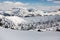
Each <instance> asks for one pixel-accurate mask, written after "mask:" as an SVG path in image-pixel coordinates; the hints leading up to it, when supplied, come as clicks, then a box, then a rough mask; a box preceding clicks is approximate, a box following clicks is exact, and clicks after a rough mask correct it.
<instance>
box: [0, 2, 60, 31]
mask: <svg viewBox="0 0 60 40" xmlns="http://www.w3.org/2000/svg"><path fill="white" fill-rule="evenodd" d="M2 4H3V7H2V6H1V5H2ZM13 4H14V5H13ZM20 4H21V3H19V2H18V3H11V2H8V3H7V2H5V3H4V2H3V3H0V6H1V7H2V9H1V8H0V26H1V27H4V28H11V29H17V30H29V31H30V30H35V31H56V30H57V29H58V30H59V31H60V11H49V10H48V11H45V10H41V9H37V8H30V7H26V6H25V5H23V4H22V5H20ZM4 6H5V7H8V9H7V10H6V9H4V8H5V7H4ZM15 6H16V7H15Z"/></svg>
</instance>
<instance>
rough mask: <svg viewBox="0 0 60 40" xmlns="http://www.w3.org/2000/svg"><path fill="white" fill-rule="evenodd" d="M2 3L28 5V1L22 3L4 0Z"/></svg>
mask: <svg viewBox="0 0 60 40" xmlns="http://www.w3.org/2000/svg"><path fill="white" fill-rule="evenodd" d="M2 3H3V4H14V5H28V4H29V3H22V2H11V1H4V2H2Z"/></svg>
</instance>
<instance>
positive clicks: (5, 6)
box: [0, 1, 29, 10]
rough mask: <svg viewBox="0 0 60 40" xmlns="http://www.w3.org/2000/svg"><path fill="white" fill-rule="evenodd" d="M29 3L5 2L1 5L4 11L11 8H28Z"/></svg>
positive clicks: (0, 7)
mask: <svg viewBox="0 0 60 40" xmlns="http://www.w3.org/2000/svg"><path fill="white" fill-rule="evenodd" d="M28 5H29V4H28V3H22V2H10V1H5V2H1V3H0V9H2V10H8V9H11V8H16V7H17V8H20V7H25V6H28Z"/></svg>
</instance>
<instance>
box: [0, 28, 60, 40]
mask: <svg viewBox="0 0 60 40" xmlns="http://www.w3.org/2000/svg"><path fill="white" fill-rule="evenodd" d="M0 40H60V33H59V32H35V31H33V32H31V31H20V30H11V29H5V28H2V27H0Z"/></svg>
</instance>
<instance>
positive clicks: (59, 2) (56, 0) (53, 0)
mask: <svg viewBox="0 0 60 40" xmlns="http://www.w3.org/2000/svg"><path fill="white" fill-rule="evenodd" d="M47 1H51V2H53V3H57V4H60V0H47Z"/></svg>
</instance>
